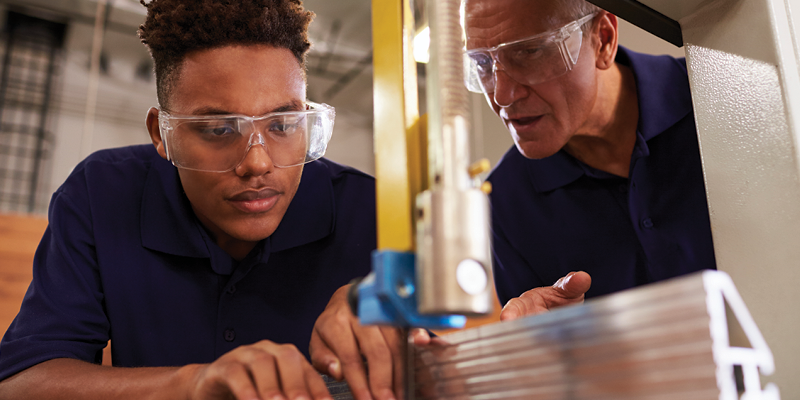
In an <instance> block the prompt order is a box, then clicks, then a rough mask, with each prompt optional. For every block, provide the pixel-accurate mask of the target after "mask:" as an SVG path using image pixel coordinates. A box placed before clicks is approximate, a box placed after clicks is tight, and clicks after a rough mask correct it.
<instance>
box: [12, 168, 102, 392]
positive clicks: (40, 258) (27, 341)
mask: <svg viewBox="0 0 800 400" xmlns="http://www.w3.org/2000/svg"><path fill="white" fill-rule="evenodd" d="M84 182H85V181H84V180H82V179H76V177H75V176H74V175H73V177H72V179H71V180H68V181H67V182H66V183H65V184H64V186H62V187H61V188H60V189H59V190H58V191H57V192H56V193H55V194H54V195H53V198H52V200H51V202H50V210H49V215H48V219H49V226H48V227H47V229H46V230H45V233H44V236H43V237H42V240H41V242H40V243H39V247H38V249H37V250H36V254H35V256H34V261H33V280H32V282H31V284H30V286H29V287H28V291H27V293H26V294H25V298H24V300H23V302H22V306H21V308H20V312H19V314H17V317H16V318H15V319H14V321H13V322H12V323H11V326H10V327H9V329H8V331H6V334H5V336H4V337H3V340H2V342H0V380H3V379H5V378H7V377H9V376H12V375H14V374H16V373H18V372H20V371H22V370H24V369H27V368H29V367H31V366H34V365H36V364H38V363H41V362H44V361H47V360H51V359H54V358H72V359H79V360H84V361H87V362H94V363H98V364H99V363H100V361H101V359H102V351H103V348H104V347H105V346H106V343H107V342H108V338H109V322H108V318H107V316H106V313H105V311H104V307H103V301H104V295H103V291H102V286H101V284H100V276H99V273H98V268H97V257H96V252H95V245H94V238H93V233H92V219H91V212H90V203H89V199H88V195H87V192H88V191H87V190H85V183H84Z"/></svg>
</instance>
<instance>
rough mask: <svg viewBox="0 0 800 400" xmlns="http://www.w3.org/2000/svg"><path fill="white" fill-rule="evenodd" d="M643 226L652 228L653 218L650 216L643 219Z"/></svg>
mask: <svg viewBox="0 0 800 400" xmlns="http://www.w3.org/2000/svg"><path fill="white" fill-rule="evenodd" d="M642 227H644V228H647V229H650V228H652V227H653V220H651V219H650V218H645V219H643V220H642Z"/></svg>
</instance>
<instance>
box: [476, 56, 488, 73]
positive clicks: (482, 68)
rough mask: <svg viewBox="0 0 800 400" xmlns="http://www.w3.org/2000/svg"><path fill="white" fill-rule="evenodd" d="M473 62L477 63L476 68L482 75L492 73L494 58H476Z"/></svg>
mask: <svg viewBox="0 0 800 400" xmlns="http://www.w3.org/2000/svg"><path fill="white" fill-rule="evenodd" d="M472 61H473V62H474V63H475V68H477V69H478V72H479V73H481V74H484V73H491V72H492V58H491V57H486V56H483V57H474V58H473V59H472Z"/></svg>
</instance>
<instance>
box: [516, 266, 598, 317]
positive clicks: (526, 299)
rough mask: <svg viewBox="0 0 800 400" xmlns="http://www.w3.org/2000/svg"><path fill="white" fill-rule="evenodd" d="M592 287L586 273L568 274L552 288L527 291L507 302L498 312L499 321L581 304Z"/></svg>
mask: <svg viewBox="0 0 800 400" xmlns="http://www.w3.org/2000/svg"><path fill="white" fill-rule="evenodd" d="M591 286H592V277H590V276H589V274H587V273H586V272H583V271H580V272H570V273H569V274H567V276H564V277H562V278H561V279H559V280H558V281H557V282H556V283H554V284H553V286H550V287H539V288H535V289H531V290H528V291H527V292H525V293H523V294H522V295H521V296H519V297H515V298H513V299H511V300H509V302H508V303H506V305H505V306H504V307H503V311H501V312H500V320H501V321H511V320H514V319H517V318H520V317H524V316H526V315H534V314H539V313H543V312H547V311H550V310H551V309H553V308H556V307H560V306H566V305H569V304H580V303H583V297H584V294H585V293H586V291H587V290H589V287H591Z"/></svg>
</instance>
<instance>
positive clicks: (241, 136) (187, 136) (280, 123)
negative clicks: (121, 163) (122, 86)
mask: <svg viewBox="0 0 800 400" xmlns="http://www.w3.org/2000/svg"><path fill="white" fill-rule="evenodd" d="M305 105H306V110H303V111H287V112H275V113H269V114H266V115H262V116H259V117H248V116H245V115H209V116H188V115H171V114H169V113H167V112H165V111H163V110H162V111H160V112H159V114H158V122H159V127H160V130H161V140H162V141H163V142H164V148H165V149H166V151H167V159H169V160H170V161H172V164H173V165H175V166H176V167H179V168H185V169H191V170H196V171H206V172H227V171H231V170H233V169H234V168H236V167H237V166H238V165H239V164H241V163H242V161H244V159H245V157H246V156H247V152H248V151H249V150H250V148H251V147H253V146H255V145H262V146H263V147H264V149H265V150H266V152H267V154H268V155H269V157H270V159H271V160H272V164H273V165H274V166H275V167H279V168H288V167H294V166H297V165H301V164H305V163H308V162H311V161H314V160H316V159H318V158H320V157H322V156H323V155H324V154H325V149H326V148H327V147H328V142H329V141H330V139H331V134H332V133H333V120H334V118H335V115H336V113H335V111H334V109H333V107H331V106H329V105H327V104H316V103H312V102H306V103H305Z"/></svg>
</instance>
